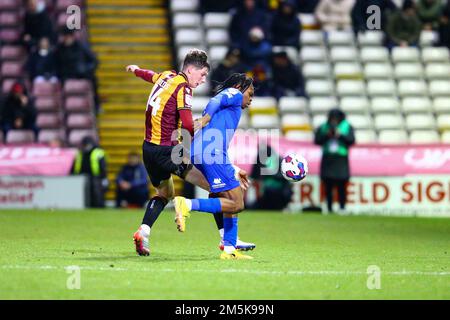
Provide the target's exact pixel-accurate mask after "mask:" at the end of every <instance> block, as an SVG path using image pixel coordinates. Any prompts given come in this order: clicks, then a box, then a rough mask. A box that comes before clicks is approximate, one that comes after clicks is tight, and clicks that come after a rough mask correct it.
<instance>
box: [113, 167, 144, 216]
mask: <svg viewBox="0 0 450 320" xmlns="http://www.w3.org/2000/svg"><path fill="white" fill-rule="evenodd" d="M122 181H126V182H128V183H130V184H131V188H130V189H129V190H127V191H123V190H121V189H120V188H119V186H117V188H116V207H121V202H122V201H123V200H125V201H126V202H127V204H128V205H137V206H139V207H142V206H143V205H144V204H145V202H146V201H147V200H148V194H149V192H148V180H147V171H146V170H145V167H144V165H143V164H142V163H139V164H137V165H130V164H126V165H124V166H123V167H122V169H121V170H120V172H119V174H118V175H117V179H116V183H117V185H119V183H120V182H122Z"/></svg>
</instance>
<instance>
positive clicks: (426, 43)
mask: <svg viewBox="0 0 450 320" xmlns="http://www.w3.org/2000/svg"><path fill="white" fill-rule="evenodd" d="M438 40H439V35H438V34H437V32H436V31H432V30H422V32H421V33H420V40H419V44H420V46H421V47H431V46H433V45H434V44H435V43H436V42H437V41H438Z"/></svg>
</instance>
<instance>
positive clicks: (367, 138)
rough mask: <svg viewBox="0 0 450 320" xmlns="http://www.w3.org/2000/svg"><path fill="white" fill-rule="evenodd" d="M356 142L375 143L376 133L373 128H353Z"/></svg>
mask: <svg viewBox="0 0 450 320" xmlns="http://www.w3.org/2000/svg"><path fill="white" fill-rule="evenodd" d="M355 142H356V143H357V144H366V143H377V134H376V133H375V131H373V130H355Z"/></svg>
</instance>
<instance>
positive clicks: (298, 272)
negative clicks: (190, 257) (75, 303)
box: [0, 265, 450, 277]
mask: <svg viewBox="0 0 450 320" xmlns="http://www.w3.org/2000/svg"><path fill="white" fill-rule="evenodd" d="M0 267H1V269H29V270H65V268H67V267H69V266H65V267H63V266H48V265H47V266H45V265H44V266H33V265H30V266H27V265H1V266H0ZM80 270H88V271H118V272H123V271H126V272H168V273H170V272H174V273H180V272H183V270H179V269H168V268H165V269H157V268H155V269H149V268H131V269H130V268H121V267H90V266H80ZM184 272H189V273H193V272H195V273H235V272H236V273H249V274H254V275H280V276H282V275H296V276H310V275H313V276H314V275H325V276H328V275H343V276H353V275H367V272H364V271H337V270H317V271H302V270H290V271H266V270H251V269H220V270H210V269H194V270H189V271H184ZM381 274H382V275H383V274H384V275H392V276H414V275H418V276H438V277H439V276H450V271H411V270H403V271H384V272H383V271H381Z"/></svg>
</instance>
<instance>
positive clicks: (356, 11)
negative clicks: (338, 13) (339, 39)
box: [351, 0, 397, 33]
mask: <svg viewBox="0 0 450 320" xmlns="http://www.w3.org/2000/svg"><path fill="white" fill-rule="evenodd" d="M370 6H377V7H378V8H380V11H381V21H380V22H381V29H382V30H385V28H386V21H387V17H388V15H389V14H390V13H391V12H393V11H395V10H396V9H397V6H396V5H395V4H394V3H393V2H392V0H358V1H356V2H355V5H354V6H353V9H352V14H351V15H352V24H353V31H355V33H358V32H361V31H366V30H368V26H367V21H368V19H369V17H370V16H371V15H372V14H373V12H370V13H368V12H367V8H369V7H370Z"/></svg>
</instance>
